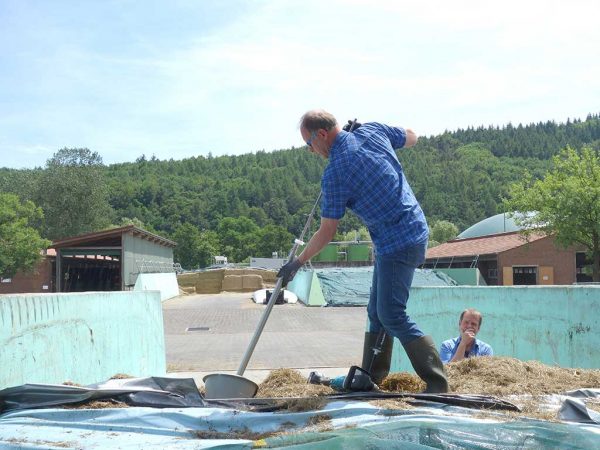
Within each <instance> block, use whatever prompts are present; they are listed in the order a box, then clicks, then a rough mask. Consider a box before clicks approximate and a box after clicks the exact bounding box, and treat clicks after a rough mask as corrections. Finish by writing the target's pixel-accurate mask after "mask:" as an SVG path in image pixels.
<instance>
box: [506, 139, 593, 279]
mask: <svg viewBox="0 0 600 450" xmlns="http://www.w3.org/2000/svg"><path fill="white" fill-rule="evenodd" d="M553 160H554V167H553V168H552V169H551V170H550V171H549V172H548V173H547V174H546V176H545V177H544V178H543V179H541V180H534V179H533V178H532V177H531V176H530V175H528V176H527V177H525V179H524V180H522V181H521V182H518V183H515V184H513V185H512V186H511V188H510V191H509V198H508V199H507V200H506V201H505V207H506V208H507V210H509V211H516V212H517V213H518V214H516V215H515V214H513V217H514V218H515V221H516V222H517V223H519V224H520V225H523V226H525V227H527V229H526V231H525V234H531V233H535V232H543V233H545V234H547V235H554V236H555V238H556V241H557V243H559V244H562V245H564V246H569V245H573V244H580V245H582V246H584V247H586V248H587V249H588V252H589V254H590V255H591V257H592V278H593V280H594V281H596V282H597V281H600V157H599V154H598V152H597V151H594V150H592V149H591V148H589V147H584V148H583V149H582V150H581V151H580V152H577V151H575V150H574V149H572V148H570V147H566V148H565V149H564V150H563V151H562V152H561V153H560V154H559V155H558V156H556V157H554V158H553ZM530 211H536V214H531V213H529V212H530Z"/></svg>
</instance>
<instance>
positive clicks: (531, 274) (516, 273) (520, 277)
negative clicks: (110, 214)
mask: <svg viewBox="0 0 600 450" xmlns="http://www.w3.org/2000/svg"><path fill="white" fill-rule="evenodd" d="M532 284H537V267H513V285H515V286H523V285H532Z"/></svg>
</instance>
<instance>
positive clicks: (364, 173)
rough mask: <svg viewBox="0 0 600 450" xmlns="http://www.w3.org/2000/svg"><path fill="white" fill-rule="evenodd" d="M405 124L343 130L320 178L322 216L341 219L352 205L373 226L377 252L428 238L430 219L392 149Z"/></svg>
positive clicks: (403, 135) (397, 144)
mask: <svg viewBox="0 0 600 450" xmlns="http://www.w3.org/2000/svg"><path fill="white" fill-rule="evenodd" d="M405 143H406V131H405V130H404V129H403V128H396V127H390V126H387V125H384V124H380V123H376V122H371V123H366V124H363V125H362V126H361V127H360V128H358V129H357V130H355V131H353V132H352V133H348V132H346V131H340V133H339V134H338V135H337V136H336V138H335V141H334V142H333V145H332V147H331V149H330V151H329V164H328V165H327V167H326V168H325V171H324V173H323V178H322V180H321V190H322V192H323V199H322V202H321V217H325V218H328V219H341V218H342V217H343V216H344V214H345V212H346V208H349V209H351V210H352V211H354V213H355V214H356V215H357V216H358V217H359V218H360V219H361V220H362V222H363V223H364V224H365V225H366V227H367V228H368V229H369V233H370V235H371V239H372V241H373V245H374V246H375V251H376V252H377V254H378V255H390V254H393V253H396V252H398V251H401V250H403V249H406V248H409V247H412V246H414V245H416V244H418V243H421V242H425V241H426V240H427V238H428V236H429V230H428V228H427V221H426V220H425V215H424V214H423V211H422V210H421V207H420V205H419V203H418V202H417V199H416V198H415V195H414V194H413V191H412V189H411V188H410V186H409V185H408V182H407V181H406V177H405V175H404V172H403V170H402V165H401V164H400V161H398V157H397V156H396V153H395V151H394V149H395V148H401V147H403V146H404V144H405Z"/></svg>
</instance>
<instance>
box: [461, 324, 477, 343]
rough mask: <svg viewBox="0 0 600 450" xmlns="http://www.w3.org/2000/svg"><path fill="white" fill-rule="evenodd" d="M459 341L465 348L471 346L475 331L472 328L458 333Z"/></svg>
mask: <svg viewBox="0 0 600 450" xmlns="http://www.w3.org/2000/svg"><path fill="white" fill-rule="evenodd" d="M460 340H461V342H464V343H465V345H466V346H469V345H471V344H472V343H473V342H475V330H473V329H472V328H467V329H466V330H464V331H462V332H461V333H460Z"/></svg>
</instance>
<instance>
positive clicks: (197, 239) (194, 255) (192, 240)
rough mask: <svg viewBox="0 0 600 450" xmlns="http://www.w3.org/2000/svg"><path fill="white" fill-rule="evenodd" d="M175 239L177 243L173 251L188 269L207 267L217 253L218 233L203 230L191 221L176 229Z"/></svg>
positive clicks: (177, 260)
mask: <svg viewBox="0 0 600 450" xmlns="http://www.w3.org/2000/svg"><path fill="white" fill-rule="evenodd" d="M173 240H174V241H175V242H176V243H177V247H175V250H174V252H173V253H174V257H175V261H176V262H178V263H179V264H181V266H182V267H184V268H187V269H192V268H196V267H206V266H208V265H210V263H211V261H212V257H213V256H214V255H216V254H217V249H218V242H217V241H218V239H217V234H216V233H215V232H213V231H204V232H201V231H200V230H198V228H196V227H195V226H193V225H192V224H189V223H184V224H182V225H180V226H179V227H178V228H177V230H175V233H174V234H173Z"/></svg>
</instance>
